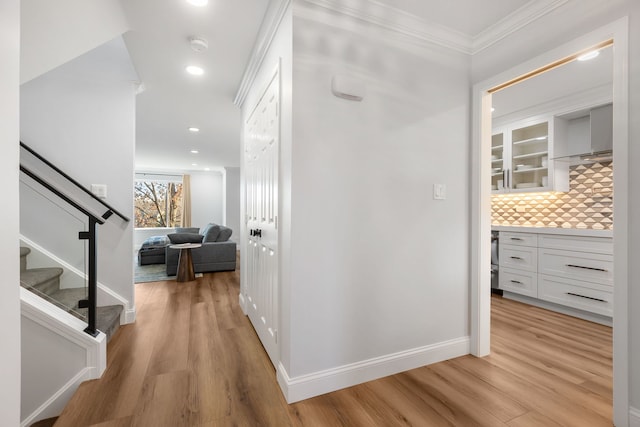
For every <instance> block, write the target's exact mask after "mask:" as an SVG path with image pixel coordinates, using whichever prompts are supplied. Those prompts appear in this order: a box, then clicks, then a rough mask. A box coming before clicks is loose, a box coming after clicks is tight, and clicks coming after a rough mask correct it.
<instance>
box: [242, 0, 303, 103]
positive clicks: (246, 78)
mask: <svg viewBox="0 0 640 427" xmlns="http://www.w3.org/2000/svg"><path fill="white" fill-rule="evenodd" d="M291 1H292V0H272V3H271V5H270V7H269V10H267V13H266V14H265V19H264V21H262V25H261V26H260V31H259V32H258V37H256V42H255V44H254V46H253V50H252V51H251V56H250V57H249V58H250V59H249V62H248V64H247V67H246V68H245V70H244V74H243V75H242V80H241V81H240V86H239V88H238V91H237V92H236V97H235V99H234V100H233V103H234V104H235V105H237V106H238V107H242V105H243V104H244V101H245V99H246V97H247V94H248V93H249V90H250V89H251V86H252V85H253V81H254V80H255V78H256V75H257V74H258V71H260V66H261V65H262V61H264V58H265V56H266V55H267V52H268V51H269V47H270V46H271V43H272V42H273V38H274V37H275V35H276V32H277V31H278V27H279V26H280V22H282V18H284V15H285V12H286V11H287V8H288V7H289V5H290V4H291Z"/></svg>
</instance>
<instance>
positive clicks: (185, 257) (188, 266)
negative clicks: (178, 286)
mask: <svg viewBox="0 0 640 427" xmlns="http://www.w3.org/2000/svg"><path fill="white" fill-rule="evenodd" d="M192 280H196V275H195V272H194V271H193V260H192V258H191V248H185V249H180V259H179V261H178V273H177V275H176V281H177V282H191V281H192Z"/></svg>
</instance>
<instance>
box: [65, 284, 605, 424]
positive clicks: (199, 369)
mask: <svg viewBox="0 0 640 427" xmlns="http://www.w3.org/2000/svg"><path fill="white" fill-rule="evenodd" d="M238 293H239V272H238V271H235V272H218V273H207V274H205V275H204V277H202V278H198V279H197V280H196V281H193V282H188V283H176V282H175V281H173V280H170V281H162V282H151V283H141V284H138V285H136V301H137V306H138V315H137V321H136V323H135V324H131V325H125V326H123V327H121V328H120V330H119V331H118V332H117V333H116V335H115V336H114V338H113V339H112V340H111V342H110V343H109V346H108V367H107V370H106V372H105V373H104V375H103V376H102V378H101V379H98V380H93V381H89V382H86V383H84V384H82V385H81V387H80V389H79V390H78V392H77V393H76V394H75V396H74V397H73V398H72V400H71V402H70V403H69V405H67V407H66V408H65V410H64V412H63V413H62V415H61V416H60V418H59V419H58V421H57V423H56V426H57V427H59V426H62V427H64V426H73V427H77V426H91V425H97V424H99V425H100V426H101V427H123V426H141V425H142V426H167V427H169V426H171V427H176V426H227V425H229V426H232V425H234V426H235V425H237V426H256V425H264V426H278V427H281V426H305V427H307V426H367V427H368V426H410V425H412V426H441V425H442V426H445V425H446V426H467V425H478V426H510V427H519V426H542V425H544V426H580V427H584V426H611V419H612V407H611V405H612V379H611V370H612V366H611V365H612V362H611V360H612V359H611V328H608V327H605V326H601V325H597V324H593V323H590V322H586V321H582V320H579V319H575V318H572V317H568V316H564V315H561V314H558V313H553V312H549V311H546V310H543V309H539V308H535V307H531V306H527V305H524V304H520V303H517V302H513V301H509V300H505V299H502V298H500V297H496V298H494V299H493V304H492V307H493V308H492V310H493V313H492V314H493V317H492V343H493V344H492V354H491V356H488V357H485V358H482V359H479V358H475V357H472V356H464V357H460V358H457V359H454V360H449V361H446V362H442V363H437V364H434V365H430V366H427V367H423V368H419V369H414V370H412V371H408V372H404V373H401V374H397V375H393V376H389V377H386V378H382V379H380V380H376V381H372V382H368V383H365V384H361V385H358V386H355V387H350V388H348V389H344V390H340V391H337V392H334V393H329V394H326V395H323V396H319V397H316V398H313V399H309V400H306V401H303V402H299V403H296V404H293V405H287V404H286V402H285V400H284V398H283V396H282V394H281V392H280V389H279V387H278V385H277V382H276V376H275V371H274V368H273V366H272V365H271V363H270V361H269V358H268V356H267V355H266V353H265V352H264V350H263V348H262V346H261V344H260V341H259V340H258V338H257V336H256V334H255V332H254V330H253V327H252V326H251V324H250V322H249V321H248V319H247V317H246V316H244V314H243V313H242V311H241V309H240V307H239V305H238Z"/></svg>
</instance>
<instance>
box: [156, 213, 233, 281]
mask: <svg viewBox="0 0 640 427" xmlns="http://www.w3.org/2000/svg"><path fill="white" fill-rule="evenodd" d="M231 234H232V230H231V229H230V228H228V227H224V226H222V225H217V224H213V223H210V224H207V225H206V226H205V227H203V228H202V229H200V230H198V229H197V228H182V229H177V230H176V233H174V234H169V235H168V236H167V238H168V239H169V240H170V242H171V244H179V243H202V246H201V247H199V248H195V249H191V257H192V259H193V270H194V272H196V273H208V272H213V271H229V270H235V269H236V242H234V241H231V240H229V237H231ZM179 257H180V249H172V248H171V247H170V246H167V247H166V248H165V261H166V265H167V275H168V276H175V275H176V273H177V271H178V259H179Z"/></svg>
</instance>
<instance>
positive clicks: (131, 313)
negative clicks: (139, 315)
mask: <svg viewBox="0 0 640 427" xmlns="http://www.w3.org/2000/svg"><path fill="white" fill-rule="evenodd" d="M135 321H136V308H135V307H133V308H130V309H128V310H124V319H123V318H122V316H121V317H120V324H121V325H128V324H130V323H133V322H135Z"/></svg>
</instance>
